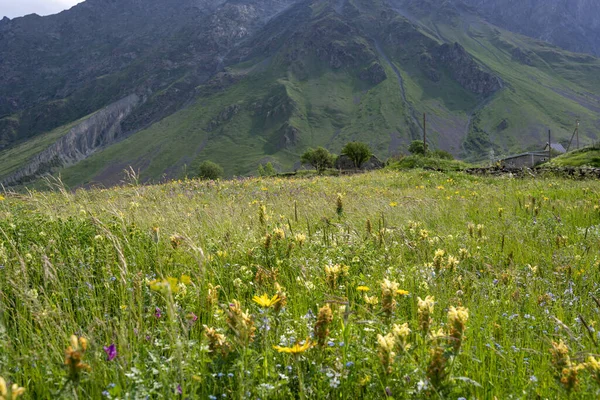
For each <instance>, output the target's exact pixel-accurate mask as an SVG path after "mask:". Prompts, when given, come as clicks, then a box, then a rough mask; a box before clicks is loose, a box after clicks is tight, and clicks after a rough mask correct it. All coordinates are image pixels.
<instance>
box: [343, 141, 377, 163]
mask: <svg viewBox="0 0 600 400" xmlns="http://www.w3.org/2000/svg"><path fill="white" fill-rule="evenodd" d="M342 154H343V155H345V156H347V157H348V158H349V159H350V161H352V162H353V163H354V167H356V168H360V167H361V166H362V165H363V164H364V163H365V161H368V160H369V158H371V156H372V155H373V153H372V152H371V149H370V148H369V146H368V145H367V144H365V143H362V142H350V143H347V144H346V145H345V146H344V148H343V149H342Z"/></svg>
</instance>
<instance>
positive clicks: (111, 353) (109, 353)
mask: <svg viewBox="0 0 600 400" xmlns="http://www.w3.org/2000/svg"><path fill="white" fill-rule="evenodd" d="M104 352H105V353H106V361H112V360H114V359H115V357H117V346H116V345H115V344H114V343H113V344H111V345H110V346H108V347H107V346H104Z"/></svg>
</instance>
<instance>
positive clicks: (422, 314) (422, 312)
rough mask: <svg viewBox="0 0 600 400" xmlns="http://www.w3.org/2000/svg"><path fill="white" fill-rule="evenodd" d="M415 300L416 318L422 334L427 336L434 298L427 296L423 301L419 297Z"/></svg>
mask: <svg viewBox="0 0 600 400" xmlns="http://www.w3.org/2000/svg"><path fill="white" fill-rule="evenodd" d="M417 299H418V303H417V317H418V320H419V327H420V328H421V331H422V332H423V334H425V335H427V333H429V328H430V326H431V322H432V319H431V315H432V314H433V308H434V305H435V297H433V296H427V297H425V300H423V299H421V298H420V297H418V298H417Z"/></svg>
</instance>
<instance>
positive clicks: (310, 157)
mask: <svg viewBox="0 0 600 400" xmlns="http://www.w3.org/2000/svg"><path fill="white" fill-rule="evenodd" d="M300 160H301V161H302V163H305V164H310V165H312V166H313V167H315V169H316V170H317V173H318V174H319V175H320V174H322V173H323V171H325V169H326V168H331V167H333V156H332V155H331V153H330V152H329V151H327V149H324V148H323V147H317V148H316V149H308V150H306V152H305V153H304V154H302V157H300Z"/></svg>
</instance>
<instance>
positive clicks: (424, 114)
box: [423, 113, 427, 154]
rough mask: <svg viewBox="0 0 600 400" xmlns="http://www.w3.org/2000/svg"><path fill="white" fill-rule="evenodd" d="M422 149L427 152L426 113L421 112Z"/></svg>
mask: <svg viewBox="0 0 600 400" xmlns="http://www.w3.org/2000/svg"><path fill="white" fill-rule="evenodd" d="M423 150H424V151H425V154H427V113H423Z"/></svg>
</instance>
